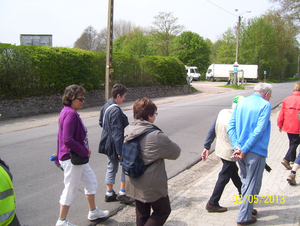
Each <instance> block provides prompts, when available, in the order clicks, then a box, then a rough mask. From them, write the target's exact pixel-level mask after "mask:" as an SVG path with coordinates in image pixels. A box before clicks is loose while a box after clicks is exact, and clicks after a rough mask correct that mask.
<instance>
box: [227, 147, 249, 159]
mask: <svg viewBox="0 0 300 226" xmlns="http://www.w3.org/2000/svg"><path fill="white" fill-rule="evenodd" d="M244 156H245V154H244V153H243V152H242V150H241V148H240V147H236V148H235V149H234V152H233V154H232V156H231V157H230V158H236V159H242V158H244Z"/></svg>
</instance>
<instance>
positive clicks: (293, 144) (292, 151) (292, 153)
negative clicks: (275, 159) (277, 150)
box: [284, 133, 300, 162]
mask: <svg viewBox="0 0 300 226" xmlns="http://www.w3.org/2000/svg"><path fill="white" fill-rule="evenodd" d="M287 135H288V138H289V141H290V147H289V150H288V151H287V153H286V155H285V157H284V159H285V160H286V161H288V162H294V161H295V159H296V150H297V147H298V145H299V144H300V137H299V134H293V133H287Z"/></svg>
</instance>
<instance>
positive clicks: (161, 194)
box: [125, 98, 181, 226]
mask: <svg viewBox="0 0 300 226" xmlns="http://www.w3.org/2000/svg"><path fill="white" fill-rule="evenodd" d="M133 115H134V119H135V120H134V122H132V123H130V124H129V125H128V126H127V127H126V128H125V142H126V141H128V140H132V139H134V138H136V137H138V136H140V135H142V134H144V133H146V132H148V131H149V130H151V129H155V131H153V132H151V133H149V134H147V135H146V136H145V137H143V138H142V140H141V141H140V146H141V156H142V159H143V162H144V164H145V165H148V167H147V169H146V171H145V173H144V174H143V175H142V176H140V177H138V178H131V177H129V176H126V193H127V195H128V196H130V197H132V198H134V199H135V204H136V205H135V208H136V225H137V226H144V225H145V226H152V225H153V226H159V225H163V224H164V223H165V222H166V220H167V218H168V216H169V215H170V213H171V206H170V200H169V196H168V183H167V180H168V178H167V173H166V169H165V161H164V159H171V160H175V159H177V158H178V157H179V155H180V152H181V150H180V148H179V146H178V145H177V144H175V143H174V142H172V141H171V140H170V139H169V138H168V137H167V136H166V135H165V134H164V133H163V132H162V131H161V130H160V129H159V128H158V127H157V126H156V125H154V124H153V123H154V120H155V118H156V116H157V107H156V105H155V104H154V103H153V102H152V101H151V100H150V99H148V98H143V99H138V100H136V101H135V103H134V106H133ZM151 208H152V210H153V212H152V213H151Z"/></svg>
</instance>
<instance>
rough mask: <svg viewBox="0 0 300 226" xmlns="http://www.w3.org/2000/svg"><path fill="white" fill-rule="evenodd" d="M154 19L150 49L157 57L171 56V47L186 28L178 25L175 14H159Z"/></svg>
mask: <svg viewBox="0 0 300 226" xmlns="http://www.w3.org/2000/svg"><path fill="white" fill-rule="evenodd" d="M154 19H155V21H154V22H153V23H152V24H153V25H154V26H152V27H151V34H152V35H151V36H150V38H151V39H150V44H151V47H150V48H151V49H152V50H153V51H155V52H156V53H157V55H162V56H169V45H170V44H171V43H172V40H173V39H174V38H175V37H176V36H177V35H179V34H180V33H181V32H182V31H183V29H184V26H183V25H179V24H177V20H178V18H177V17H174V16H173V13H166V12H159V14H158V15H157V16H154Z"/></svg>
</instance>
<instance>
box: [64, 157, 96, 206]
mask: <svg viewBox="0 0 300 226" xmlns="http://www.w3.org/2000/svg"><path fill="white" fill-rule="evenodd" d="M59 162H60V164H61V166H62V167H63V169H64V184H65V188H64V190H63V192H62V194H61V196H60V200H59V203H60V204H61V205H63V206H70V205H71V204H72V202H73V199H74V197H75V194H76V192H77V190H78V186H79V183H80V182H82V184H83V186H84V193H85V194H86V195H94V194H96V192H97V186H98V183H97V178H96V175H95V174H94V172H93V170H92V169H91V167H90V166H89V164H88V163H87V164H84V165H73V164H72V163H71V160H70V159H68V160H66V161H59Z"/></svg>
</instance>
